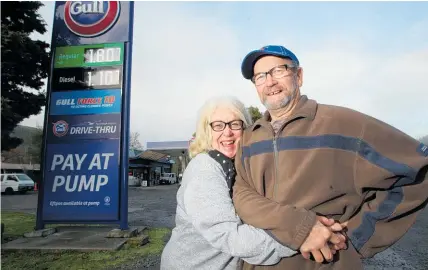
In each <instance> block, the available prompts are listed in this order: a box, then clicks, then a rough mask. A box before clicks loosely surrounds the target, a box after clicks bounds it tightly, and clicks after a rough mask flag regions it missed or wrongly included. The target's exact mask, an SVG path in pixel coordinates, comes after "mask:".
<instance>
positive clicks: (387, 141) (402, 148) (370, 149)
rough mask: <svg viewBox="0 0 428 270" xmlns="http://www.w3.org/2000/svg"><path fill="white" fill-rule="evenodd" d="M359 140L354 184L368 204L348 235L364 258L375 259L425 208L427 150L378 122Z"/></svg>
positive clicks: (351, 222)
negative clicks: (373, 257)
mask: <svg viewBox="0 0 428 270" xmlns="http://www.w3.org/2000/svg"><path fill="white" fill-rule="evenodd" d="M361 139H362V140H361V142H360V148H359V151H358V153H357V154H356V159H355V168H354V169H355V171H354V175H355V179H354V180H355V187H356V189H357V192H358V193H360V194H361V195H362V196H365V203H364V204H363V205H362V208H361V210H360V211H359V212H358V213H357V214H356V215H355V216H353V217H352V218H351V219H350V220H349V222H348V229H349V231H348V233H347V234H348V237H349V239H350V240H351V242H352V244H353V245H354V247H355V249H356V250H357V251H358V252H359V253H360V254H361V256H362V257H372V256H373V255H375V254H376V253H378V252H381V251H383V250H385V249H387V248H388V247H390V246H391V245H393V244H394V243H395V242H396V241H398V240H399V239H400V238H401V237H402V236H403V235H404V234H405V233H406V232H407V230H408V229H409V228H410V227H411V226H412V225H413V223H414V222H415V220H416V216H417V214H418V213H420V212H421V210H422V209H423V208H424V207H425V206H426V204H427V201H428V180H427V178H428V177H427V170H428V149H427V147H426V146H424V145H423V144H421V143H420V142H418V141H417V140H415V139H413V138H411V137H409V136H407V135H406V134H404V133H402V132H400V131H398V130H396V129H394V128H393V127H391V126H388V125H386V124H384V123H382V122H380V121H377V120H374V119H371V120H370V121H369V122H368V123H367V125H366V127H365V128H364V132H363V135H362V137H361Z"/></svg>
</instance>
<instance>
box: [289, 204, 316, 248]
mask: <svg viewBox="0 0 428 270" xmlns="http://www.w3.org/2000/svg"><path fill="white" fill-rule="evenodd" d="M316 222H317V215H316V214H315V213H314V212H312V211H308V212H307V214H306V216H305V217H304V218H303V219H302V221H301V222H300V224H299V225H298V226H297V228H296V234H295V237H294V239H293V240H294V241H293V244H294V245H295V247H292V248H295V249H299V248H300V247H301V246H302V244H303V243H304V242H305V240H306V238H307V237H308V236H309V233H310V232H311V230H312V228H313V227H314V225H315V224H316Z"/></svg>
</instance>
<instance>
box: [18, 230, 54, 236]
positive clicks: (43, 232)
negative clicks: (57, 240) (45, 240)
mask: <svg viewBox="0 0 428 270" xmlns="http://www.w3.org/2000/svg"><path fill="white" fill-rule="evenodd" d="M54 233H56V228H49V229H43V230H38V231H32V232H28V233H24V237H26V238H34V237H46V236H48V235H51V234H54Z"/></svg>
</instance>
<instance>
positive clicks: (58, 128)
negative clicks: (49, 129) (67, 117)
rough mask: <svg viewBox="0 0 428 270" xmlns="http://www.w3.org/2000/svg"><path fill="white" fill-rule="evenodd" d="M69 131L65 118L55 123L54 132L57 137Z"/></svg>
mask: <svg viewBox="0 0 428 270" xmlns="http://www.w3.org/2000/svg"><path fill="white" fill-rule="evenodd" d="M67 132H68V123H67V122H65V121H64V120H59V121H58V122H55V123H53V134H54V135H55V136H57V137H62V136H65V135H67Z"/></svg>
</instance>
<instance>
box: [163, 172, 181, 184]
mask: <svg viewBox="0 0 428 270" xmlns="http://www.w3.org/2000/svg"><path fill="white" fill-rule="evenodd" d="M159 183H160V184H169V185H172V184H175V183H177V176H176V175H175V173H163V174H161V177H160V179H159Z"/></svg>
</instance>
